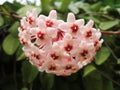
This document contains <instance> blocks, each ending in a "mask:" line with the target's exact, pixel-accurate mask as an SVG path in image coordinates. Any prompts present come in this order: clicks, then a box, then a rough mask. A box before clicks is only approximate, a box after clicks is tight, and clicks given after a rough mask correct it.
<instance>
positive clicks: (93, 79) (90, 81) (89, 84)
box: [83, 70, 103, 90]
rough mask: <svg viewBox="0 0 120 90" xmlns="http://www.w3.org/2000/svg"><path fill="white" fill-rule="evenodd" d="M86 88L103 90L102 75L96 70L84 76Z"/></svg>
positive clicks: (87, 89)
mask: <svg viewBox="0 0 120 90" xmlns="http://www.w3.org/2000/svg"><path fill="white" fill-rule="evenodd" d="M83 82H84V87H85V90H103V82H102V76H101V75H100V73H99V72H97V71H96V70H95V71H94V72H92V73H90V74H89V75H87V76H86V77H84V78H83Z"/></svg>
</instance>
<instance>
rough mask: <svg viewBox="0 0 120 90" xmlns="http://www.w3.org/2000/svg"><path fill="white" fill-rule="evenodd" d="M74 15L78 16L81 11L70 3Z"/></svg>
mask: <svg viewBox="0 0 120 90" xmlns="http://www.w3.org/2000/svg"><path fill="white" fill-rule="evenodd" d="M68 8H69V9H70V10H71V11H72V12H73V13H74V14H78V13H79V9H78V7H77V6H76V5H75V4H74V3H73V2H72V3H70V5H69V7H68Z"/></svg>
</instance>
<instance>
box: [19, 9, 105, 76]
mask: <svg viewBox="0 0 120 90" xmlns="http://www.w3.org/2000/svg"><path fill="white" fill-rule="evenodd" d="M93 25H94V22H93V21H92V20H90V21H89V22H88V23H87V24H86V25H85V24H84V19H77V20H76V19H75V15H74V14H73V13H69V14H68V16H67V21H66V22H65V21H63V20H58V19H57V12H56V11H55V10H52V11H51V12H50V13H49V15H48V16H45V15H38V14H37V11H36V10H35V9H34V10H32V12H28V13H27V15H26V16H25V17H23V18H22V19H21V27H19V28H18V31H19V34H18V36H19V39H20V42H21V43H22V45H23V51H24V53H25V55H26V57H27V58H28V59H29V61H30V63H31V64H33V65H35V66H36V67H37V68H38V70H39V71H41V72H43V71H45V72H47V73H53V74H56V75H58V76H68V75H71V74H72V73H75V72H77V71H78V70H80V69H81V68H83V67H84V66H85V65H87V64H89V63H90V62H92V61H93V60H94V57H95V55H96V53H97V51H98V50H99V49H100V47H101V45H102V43H103V39H101V32H100V30H97V29H95V28H94V27H93Z"/></svg>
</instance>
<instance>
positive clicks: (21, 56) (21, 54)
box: [16, 44, 25, 61]
mask: <svg viewBox="0 0 120 90" xmlns="http://www.w3.org/2000/svg"><path fill="white" fill-rule="evenodd" d="M23 59H25V54H24V52H23V50H22V45H21V44H20V45H19V47H18V49H17V52H16V60H17V61H20V60H23Z"/></svg>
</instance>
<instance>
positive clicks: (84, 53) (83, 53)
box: [80, 50, 88, 57]
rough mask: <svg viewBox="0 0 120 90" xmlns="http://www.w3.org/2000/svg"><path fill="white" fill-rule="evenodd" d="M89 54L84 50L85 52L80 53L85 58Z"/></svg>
mask: <svg viewBox="0 0 120 90" xmlns="http://www.w3.org/2000/svg"><path fill="white" fill-rule="evenodd" d="M87 54H88V51H87V50H83V51H82V52H81V53H80V55H81V56H83V57H85V56H86V55H87Z"/></svg>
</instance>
